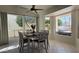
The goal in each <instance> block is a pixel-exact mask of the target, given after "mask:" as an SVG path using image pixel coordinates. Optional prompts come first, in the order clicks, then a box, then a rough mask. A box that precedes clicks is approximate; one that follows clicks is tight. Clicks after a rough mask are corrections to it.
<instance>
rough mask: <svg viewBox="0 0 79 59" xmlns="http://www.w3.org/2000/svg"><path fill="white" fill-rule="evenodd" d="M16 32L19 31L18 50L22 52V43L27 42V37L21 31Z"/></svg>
mask: <svg viewBox="0 0 79 59" xmlns="http://www.w3.org/2000/svg"><path fill="white" fill-rule="evenodd" d="M18 33H19V52H24V46H25V45H24V44H25V43H26V44H27V43H28V39H27V37H25V36H24V35H23V33H22V32H18Z"/></svg>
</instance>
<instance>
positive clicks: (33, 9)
mask: <svg viewBox="0 0 79 59" xmlns="http://www.w3.org/2000/svg"><path fill="white" fill-rule="evenodd" d="M38 10H43V9H36V8H35V5H32V8H30V11H35V13H37V11H38Z"/></svg>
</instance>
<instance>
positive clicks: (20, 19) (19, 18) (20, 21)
mask: <svg viewBox="0 0 79 59" xmlns="http://www.w3.org/2000/svg"><path fill="white" fill-rule="evenodd" d="M16 23H17V24H18V26H20V27H22V26H23V22H22V16H17V19H16Z"/></svg>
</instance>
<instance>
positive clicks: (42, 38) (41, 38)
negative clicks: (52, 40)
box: [37, 32, 48, 52]
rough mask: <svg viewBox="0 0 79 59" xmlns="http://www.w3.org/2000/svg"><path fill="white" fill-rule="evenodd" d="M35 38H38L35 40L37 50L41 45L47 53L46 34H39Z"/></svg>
mask: <svg viewBox="0 0 79 59" xmlns="http://www.w3.org/2000/svg"><path fill="white" fill-rule="evenodd" d="M37 37H38V38H39V40H37V43H38V48H39V49H40V45H41V44H43V46H44V48H45V51H46V52H47V46H48V45H47V44H48V41H47V39H48V34H46V33H45V32H39V34H38V35H37Z"/></svg>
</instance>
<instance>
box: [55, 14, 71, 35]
mask: <svg viewBox="0 0 79 59" xmlns="http://www.w3.org/2000/svg"><path fill="white" fill-rule="evenodd" d="M56 32H57V33H58V34H63V35H71V34H72V31H71V13H68V14H64V15H59V16H57V17H56Z"/></svg>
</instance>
